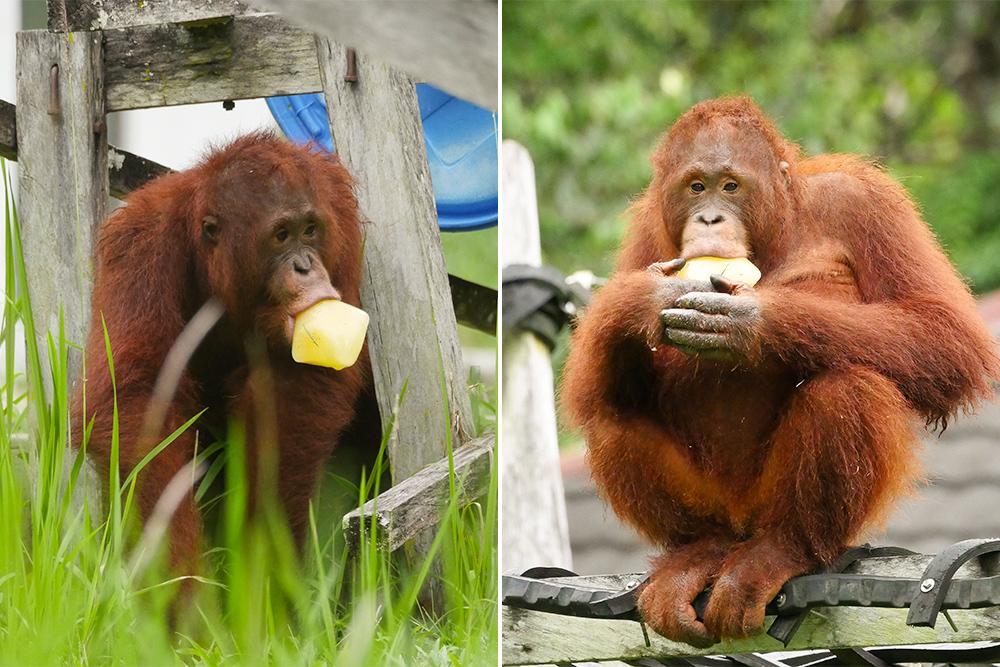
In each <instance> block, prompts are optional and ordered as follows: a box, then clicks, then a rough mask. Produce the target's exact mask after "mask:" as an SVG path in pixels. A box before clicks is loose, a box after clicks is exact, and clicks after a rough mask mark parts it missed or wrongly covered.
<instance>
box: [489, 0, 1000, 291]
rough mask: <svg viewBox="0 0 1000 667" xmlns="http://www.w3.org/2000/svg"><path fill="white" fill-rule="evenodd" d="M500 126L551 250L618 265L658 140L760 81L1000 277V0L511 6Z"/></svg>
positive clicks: (804, 139) (987, 274) (807, 130)
mask: <svg viewBox="0 0 1000 667" xmlns="http://www.w3.org/2000/svg"><path fill="white" fill-rule="evenodd" d="M502 11H503V84H504V87H503V131H504V135H505V137H506V138H512V139H516V140H518V141H520V142H521V143H523V144H524V145H525V146H526V147H527V148H528V150H529V151H530V152H531V155H532V157H533V158H534V160H535V165H536V178H537V179H538V197H539V209H540V210H539V212H540V218H541V225H542V243H543V252H544V254H545V258H546V261H547V262H549V263H551V264H553V265H555V266H557V267H559V268H560V269H562V270H564V271H573V270H577V269H590V270H592V271H594V272H595V273H598V274H599V275H606V274H607V272H608V271H609V270H610V267H611V262H612V259H613V255H612V252H613V250H614V248H615V247H616V246H617V243H618V240H619V239H620V238H621V234H622V229H623V224H624V220H623V219H622V217H621V213H622V211H623V210H624V209H625V207H626V205H627V204H628V201H629V198H630V197H631V196H633V195H635V194H636V193H638V192H639V191H640V190H641V189H642V188H643V187H644V186H645V185H646V183H647V182H648V180H649V177H650V166H649V162H648V155H649V153H650V152H651V150H652V147H653V145H654V143H655V141H656V138H657V136H658V135H659V134H660V133H661V132H663V131H664V130H665V129H666V128H667V127H668V126H669V125H670V123H671V122H672V121H673V120H674V119H675V118H676V117H677V116H678V115H679V114H680V113H681V112H683V111H684V110H685V109H687V108H688V107H689V106H691V105H692V104H693V103H695V102H697V101H698V100H702V99H705V98H709V97H715V96H718V95H724V94H735V93H748V94H750V95H751V96H752V97H753V98H754V99H755V100H756V101H757V102H758V103H759V104H760V105H761V106H762V107H763V109H764V110H765V111H766V112H767V113H768V114H770V115H771V116H772V117H773V118H774V119H775V120H776V122H777V123H778V125H779V127H780V128H781V129H782V130H783V131H784V132H785V134H786V136H788V137H789V138H791V139H793V140H795V141H797V142H798V143H799V144H800V145H801V146H802V148H803V149H804V150H805V151H806V152H807V153H819V152H855V153H862V154H865V155H868V156H871V157H874V158H876V159H878V160H880V161H881V162H883V163H884V164H885V165H886V166H887V167H888V168H889V170H890V171H891V173H892V174H893V175H894V176H896V177H897V178H898V179H900V180H901V181H902V182H903V183H904V184H905V185H906V186H907V188H908V189H909V190H910V192H911V193H912V195H913V196H914V198H915V199H916V200H917V202H918V203H919V205H920V206H921V208H922V209H923V211H924V214H925V218H926V219H927V221H928V222H929V223H930V224H931V225H932V226H933V227H934V229H935V231H936V232H937V234H938V236H939V238H940V239H941V241H942V243H943V244H944V245H945V247H946V249H947V251H948V252H949V254H950V256H951V257H952V259H953V261H954V262H955V263H956V265H957V266H958V267H959V269H960V270H961V271H962V272H963V273H964V274H965V275H966V276H968V277H969V280H970V282H971V284H972V286H973V288H974V289H975V290H977V291H980V292H981V291H986V290H989V289H993V288H997V287H1000V150H998V143H1000V142H998V133H1000V2H996V1H994V0H982V1H979V0H966V1H958V2H913V1H909V2H904V1H899V0H870V1H866V0H857V1H844V0H823V1H817V2H806V1H803V2H782V1H760V2H721V1H715V2H710V1H705V0H702V1H669V2H667V1H655V2H653V1H650V2H616V1H600V0H586V1H577V2H568V1H564V2H527V1H517V0H505V2H504V3H503V10H502Z"/></svg>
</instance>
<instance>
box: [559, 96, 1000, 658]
mask: <svg viewBox="0 0 1000 667" xmlns="http://www.w3.org/2000/svg"><path fill="white" fill-rule="evenodd" d="M652 161H653V165H654V176H653V180H652V183H651V184H650V186H649V188H648V189H647V190H646V191H645V193H644V194H643V195H642V196H641V198H640V199H639V200H638V201H636V203H635V204H634V206H633V207H632V209H631V213H632V219H631V222H630V225H629V228H628V232H627V234H626V237H625V240H624V241H623V243H622V247H621V251H620V255H619V258H618V263H617V266H616V268H615V272H614V275H613V276H612V277H611V279H610V281H609V282H608V284H607V286H605V287H604V288H603V289H601V290H600V292H599V293H598V294H597V295H596V296H595V298H594V301H593V303H592V305H591V306H590V308H589V309H588V310H587V311H586V313H585V314H584V315H583V317H582V319H581V321H580V324H579V328H578V330H577V331H576V333H575V335H574V337H573V345H572V352H571V354H570V357H569V361H568V364H567V368H566V373H565V377H564V384H563V402H564V405H565V408H566V410H567V412H568V414H569V416H570V417H571V419H572V421H573V422H574V423H575V424H577V425H579V426H580V427H581V428H582V430H583V432H584V434H585V436H586V438H587V442H588V446H589V457H590V463H591V467H592V471H593V476H594V479H595V481H596V483H597V486H598V488H599V489H600V491H601V493H602V495H603V496H604V497H605V498H606V499H607V500H608V502H610V504H611V506H612V507H613V508H614V510H615V511H616V512H617V513H618V515H619V516H620V517H622V518H623V519H624V520H625V521H627V522H629V523H630V524H632V525H633V526H634V527H635V528H636V529H637V530H638V531H639V532H640V533H642V535H644V536H645V537H646V538H648V539H649V540H651V541H652V542H653V543H655V544H656V545H657V546H659V547H661V548H662V549H663V550H664V553H663V554H662V555H661V556H659V557H658V558H656V559H655V561H654V562H653V569H652V576H651V578H650V581H649V584H648V586H647V587H646V589H645V590H644V591H643V592H642V594H641V596H640V599H639V606H640V611H641V613H642V615H643V617H644V618H645V619H646V621H647V622H648V623H649V624H650V625H651V626H652V627H653V628H654V629H655V630H656V631H657V632H659V633H661V634H663V635H665V636H667V637H669V638H671V639H674V640H680V641H684V642H687V643H689V644H692V645H695V646H709V645H711V644H713V643H714V642H716V641H718V640H719V639H720V638H735V637H744V636H746V635H748V634H750V633H753V632H755V631H757V630H758V629H759V628H761V626H762V624H763V621H764V607H765V605H766V603H767V602H769V601H770V600H771V599H772V597H773V596H774V595H775V594H776V593H777V591H778V590H779V589H780V587H781V585H782V584H783V583H784V582H785V581H786V580H787V579H789V578H791V577H793V576H795V575H798V574H801V573H803V572H806V571H808V570H811V569H814V568H816V567H817V566H819V565H822V564H828V563H829V562H830V561H831V560H832V559H833V558H835V557H836V556H837V555H839V553H840V552H841V551H842V550H843V549H845V547H847V546H848V545H850V544H851V543H852V541H853V540H855V539H856V538H857V537H858V536H859V534H860V533H861V532H862V531H863V530H864V529H865V528H867V527H869V526H870V525H871V524H872V523H873V522H876V521H878V520H879V518H881V517H883V516H884V514H885V512H886V511H887V510H888V509H889V508H890V507H891V504H892V503H893V501H894V500H895V499H896V498H897V497H899V495H900V494H901V493H904V492H906V491H907V490H908V489H909V488H910V487H911V485H912V484H913V482H914V479H915V478H916V477H917V476H918V474H919V471H918V465H917V461H916V458H915V449H916V438H915V426H916V425H918V424H917V423H916V422H918V418H919V419H923V420H925V421H926V422H928V423H939V424H944V423H946V421H947V419H948V418H949V417H950V416H951V415H953V414H954V413H955V412H956V411H957V410H959V409H960V408H964V407H967V406H970V405H972V404H974V403H975V402H976V401H977V400H978V399H981V398H983V397H985V396H987V395H989V393H990V391H991V389H990V380H991V378H995V377H996V376H997V372H998V360H997V357H996V355H995V352H994V345H995V342H994V340H993V339H992V337H991V336H990V334H989V333H988V331H987V330H986V328H985V327H984V325H983V323H982V322H981V320H980V319H979V317H978V315H977V313H976V309H975V304H974V302H973V299H972V297H971V295H970V294H969V291H968V289H967V288H966V286H965V284H964V283H963V282H962V279H961V278H960V277H959V276H958V275H957V274H956V273H955V271H954V269H953V268H952V266H951V265H950V264H949V262H948V260H947V259H946V258H945V256H944V254H943V253H942V251H941V248H940V247H939V245H938V243H937V242H936V241H935V239H934V236H933V235H932V234H931V232H930V231H929V230H928V228H927V226H926V224H925V223H924V222H923V221H922V220H921V219H920V215H919V214H918V213H917V210H916V209H915V207H914V205H913V203H912V202H911V201H910V198H909V197H908V196H907V194H906V192H905V191H904V190H903V188H902V187H900V185H899V184H898V183H897V182H896V181H894V180H893V179H892V178H890V177H889V176H888V175H886V174H885V173H884V172H883V171H881V170H880V169H878V168H876V167H875V166H872V165H871V164H868V163H867V162H865V161H863V160H862V159H860V158H857V157H852V156H846V155H821V156H818V157H812V158H802V157H800V155H799V153H798V150H797V148H796V147H795V146H794V145H793V144H791V143H789V142H788V141H787V140H785V139H784V138H783V137H782V136H781V134H779V132H778V130H777V129H776V128H775V127H774V125H773V124H772V123H771V121H770V120H768V119H767V118H766V117H765V116H764V114H763V113H761V111H760V110H759V109H758V108H757V107H756V106H755V105H754V104H753V102H751V101H750V100H749V99H747V98H725V99H717V100H711V101H707V102H703V103H701V104H698V105H696V106H695V107H693V108H692V109H691V110H689V111H688V112H687V113H685V114H684V115H683V116H681V117H680V118H679V119H678V120H677V122H676V123H675V124H674V125H673V127H672V128H670V130H669V131H668V132H667V133H666V135H665V136H664V137H663V139H662V141H661V142H660V145H659V147H658V148H657V150H656V152H655V153H654V155H653V158H652ZM702 256H717V257H729V258H734V257H744V258H748V259H749V260H750V261H752V262H753V263H754V264H755V265H756V266H757V267H758V268H759V269H760V271H761V272H762V273H763V277H762V278H761V280H760V282H759V283H757V284H756V286H755V287H752V288H750V287H745V286H743V285H740V284H737V283H733V282H730V281H728V280H726V279H724V278H721V277H719V276H713V277H712V278H711V282H707V281H706V282H699V281H691V280H685V279H682V278H679V277H678V276H676V275H674V274H675V273H676V272H677V271H678V270H679V269H681V268H682V266H683V265H684V264H685V260H686V259H690V258H694V257H702ZM705 588H709V589H710V595H709V601H708V606H707V608H706V609H705V613H704V619H703V621H704V622H702V621H699V620H698V619H697V617H696V615H695V611H694V609H693V608H692V605H691V603H692V601H693V600H694V598H695V596H696V595H697V594H698V593H699V592H701V591H702V590H703V589H705Z"/></svg>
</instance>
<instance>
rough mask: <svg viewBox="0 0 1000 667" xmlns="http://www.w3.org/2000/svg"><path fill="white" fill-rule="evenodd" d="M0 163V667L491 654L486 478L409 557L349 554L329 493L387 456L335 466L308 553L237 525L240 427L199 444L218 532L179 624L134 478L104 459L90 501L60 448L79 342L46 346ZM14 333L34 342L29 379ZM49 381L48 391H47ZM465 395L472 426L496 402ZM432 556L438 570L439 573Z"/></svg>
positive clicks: (78, 459) (84, 479) (279, 528)
mask: <svg viewBox="0 0 1000 667" xmlns="http://www.w3.org/2000/svg"><path fill="white" fill-rule="evenodd" d="M0 171H2V172H3V178H4V201H5V205H4V219H5V230H6V232H5V235H4V242H5V245H4V252H5V259H6V273H5V277H4V283H5V300H4V305H3V322H2V330H0V337H2V344H3V356H2V363H3V377H2V380H0V419H2V420H3V424H2V428H0V665H18V666H22V665H71V664H117V665H161V664H163V665H168V664H169V665H175V664H211V665H215V664H239V665H253V664H280V665H315V664H330V665H415V664H428V665H489V664H495V663H496V656H497V606H496V602H497V597H496V581H497V555H496V543H497V533H496V526H497V507H496V499H497V488H496V487H497V483H496V477H495V473H494V477H493V479H492V480H491V488H490V492H489V493H488V495H487V496H486V498H485V499H484V500H483V501H482V502H481V503H476V504H473V505H469V506H464V507H463V506H459V505H458V503H457V502H456V494H455V492H454V490H453V492H452V494H451V501H450V503H449V505H448V507H447V508H446V510H445V511H444V512H443V520H442V522H441V525H440V527H439V529H438V531H437V534H436V536H435V538H434V540H433V543H432V546H431V553H430V555H429V556H427V557H426V558H424V560H423V561H422V562H417V563H412V562H411V563H410V564H409V565H403V564H402V560H401V559H399V558H398V557H391V556H389V555H387V554H385V553H383V552H381V551H379V550H378V549H377V548H376V546H375V545H376V537H377V536H376V535H374V534H371V533H369V534H368V535H366V536H365V537H366V539H365V541H364V543H363V545H362V547H361V548H360V549H359V553H358V554H357V555H356V556H355V557H354V558H348V555H347V553H346V550H345V546H344V540H343V539H342V537H343V536H342V535H340V534H339V525H340V516H341V513H342V511H343V510H344V509H345V507H344V503H343V502H341V503H340V506H339V507H337V502H336V499H337V498H340V499H343V498H345V497H346V498H349V499H350V501H349V505H353V506H358V505H360V504H361V503H363V502H365V501H367V500H368V499H369V498H371V497H374V496H375V495H376V494H377V493H378V492H379V490H380V489H379V480H380V479H381V478H382V473H383V472H384V465H383V463H384V461H383V457H382V455H381V453H380V455H379V457H378V459H377V460H376V462H375V465H374V466H373V467H371V468H370V469H367V470H366V471H365V472H364V474H362V475H361V478H360V480H358V479H344V478H337V477H335V476H333V475H330V476H328V478H327V479H326V480H325V481H324V485H323V501H322V502H321V501H317V503H316V504H315V505H314V510H313V512H312V514H311V516H310V528H311V530H310V536H309V539H308V540H307V546H306V549H305V554H304V555H303V556H302V557H301V558H300V557H299V556H298V555H297V552H296V550H295V549H294V547H293V546H292V544H291V540H290V539H289V536H288V534H287V531H286V530H285V528H284V525H283V523H282V522H281V521H280V519H278V518H277V514H276V513H274V512H264V519H263V520H261V521H255V522H252V523H247V522H246V521H245V519H244V517H245V512H244V511H243V503H245V499H246V481H245V479H243V475H242V473H241V471H242V467H241V466H240V465H238V463H239V458H240V457H241V456H242V446H241V442H242V441H241V438H240V437H239V432H238V429H232V430H231V433H230V435H229V436H228V440H227V441H226V442H225V443H208V444H207V445H206V446H204V447H203V451H202V456H201V458H202V459H203V464H202V467H201V471H202V472H203V475H202V478H201V481H200V483H199V485H198V487H197V498H198V499H199V504H200V506H202V508H203V510H205V511H206V512H207V513H208V515H209V516H218V517H219V520H218V521H217V522H216V523H215V524H212V522H210V525H216V530H215V531H214V533H212V535H213V536H214V539H213V538H211V537H210V539H209V544H210V545H211V547H212V548H211V550H210V551H209V553H208V554H207V557H206V562H207V566H206V568H205V572H204V573H203V574H202V575H201V576H200V577H199V579H198V581H199V583H198V584H197V586H196V589H197V593H196V596H195V598H194V602H193V604H192V606H191V607H190V608H189V609H188V610H187V611H186V612H184V613H182V614H181V615H180V616H179V620H178V621H177V622H176V623H172V622H171V618H172V615H171V613H170V610H171V604H172V602H171V601H172V600H174V599H175V598H174V592H175V591H176V589H177V586H178V582H177V581H176V580H174V579H172V578H171V575H169V574H168V573H166V571H165V569H164V568H163V567H162V554H160V553H159V552H160V551H162V549H158V548H157V547H158V546H162V544H161V542H162V541H161V540H159V539H158V538H157V536H156V535H155V534H151V533H155V531H150V530H146V531H145V532H143V531H142V527H141V526H139V525H138V521H137V520H136V518H135V514H136V510H135V507H134V502H133V500H134V495H133V494H134V485H135V476H134V475H129V476H127V477H125V479H119V476H118V473H117V466H114V465H113V466H111V468H112V469H111V470H106V471H97V473H98V475H100V476H101V477H104V478H106V479H108V480H110V484H111V488H113V489H116V492H115V493H110V494H108V495H109V498H107V500H106V501H105V502H100V501H99V500H95V497H96V495H95V493H94V488H95V487H96V486H99V485H97V484H95V480H94V479H93V475H92V474H89V473H88V466H87V465H86V464H85V459H84V456H83V453H82V452H79V451H77V450H74V449H72V448H70V447H69V444H70V441H71V440H77V439H79V436H78V435H76V433H77V432H78V431H80V430H85V425H76V424H73V425H72V429H71V425H70V423H69V407H68V403H69V400H70V396H69V391H70V390H69V388H70V386H71V385H70V382H69V380H68V378H67V374H68V370H67V368H68V358H69V354H70V351H71V346H70V344H69V343H68V342H67V341H66V340H65V336H64V335H63V333H62V331H61V326H60V330H59V331H56V332H54V333H52V334H48V335H46V336H44V338H40V336H39V332H37V331H36V330H35V323H34V322H33V320H32V317H31V309H30V304H29V301H28V293H27V289H25V287H26V286H27V285H29V284H30V277H29V276H28V275H26V272H25V267H24V262H23V258H22V249H21V239H20V235H19V227H18V223H17V211H16V208H15V205H14V201H13V197H12V196H11V188H10V184H9V183H8V179H7V172H6V168H5V165H3V164H2V162H0ZM19 328H23V332H24V338H25V339H26V341H27V343H26V346H25V349H24V355H25V361H24V367H23V371H21V372H19V371H18V363H17V357H16V352H15V351H16V349H17V347H18V346H17V345H16V342H17V340H18V338H19V337H20V333H19ZM40 339H41V340H44V341H45V344H44V345H42V346H39V345H38V344H37V341H38V340H40ZM109 363H113V359H111V358H110V355H109ZM112 367H113V366H112ZM46 385H48V386H49V387H51V392H50V395H49V397H48V398H46V394H45V392H43V391H40V390H39V388H40V387H43V386H46ZM480 393H483V392H480ZM474 400H475V402H476V406H475V407H476V410H475V413H476V415H477V419H478V421H480V422H481V423H480V427H482V426H483V425H484V424H485V423H489V422H495V413H494V411H493V409H492V407H491V401H490V400H489V398H483V397H482V396H480V397H478V400H477V399H474ZM193 417H195V415H192V418H193ZM71 430H72V431H73V433H74V434H73V435H72V436H71ZM233 431H235V432H233ZM168 440H169V438H168ZM383 445H384V443H383ZM167 446H169V445H167ZM223 454H224V456H223ZM227 459H228V465H224V466H223V465H222V461H225V460H227ZM223 478H224V481H225V483H224V484H220V483H219V482H221V481H222V480H223ZM452 487H453V489H454V485H452ZM220 489H221V490H220ZM151 555H156V556H157V557H153V558H150V557H149V556H151ZM433 559H436V562H437V563H439V565H434V566H432V560H433ZM431 577H434V578H440V585H439V590H440V591H442V593H443V604H441V603H439V607H438V609H436V610H435V611H434V612H433V613H432V612H429V611H426V606H425V605H422V604H421V591H422V590H424V589H425V584H426V582H427V580H428V578H431Z"/></svg>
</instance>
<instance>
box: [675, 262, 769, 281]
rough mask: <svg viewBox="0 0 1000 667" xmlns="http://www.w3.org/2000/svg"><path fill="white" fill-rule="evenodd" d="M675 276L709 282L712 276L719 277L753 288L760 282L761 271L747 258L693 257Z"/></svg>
mask: <svg viewBox="0 0 1000 667" xmlns="http://www.w3.org/2000/svg"><path fill="white" fill-rule="evenodd" d="M675 275H677V276H678V277H679V278H686V279H687V280H708V277H709V276H711V275H719V276H722V277H723V278H727V279H728V280H732V281H733V282H735V283H743V284H744V285H746V286H747V287H753V286H754V285H756V284H757V281H759V280H760V269H758V268H757V267H756V266H754V265H753V262H751V261H750V260H749V259H747V258H746V257H737V258H732V257H692V258H691V259H689V260H688V261H687V263H686V264H685V265H684V268H682V269H681V270H680V271H678V272H677V273H676V274H675Z"/></svg>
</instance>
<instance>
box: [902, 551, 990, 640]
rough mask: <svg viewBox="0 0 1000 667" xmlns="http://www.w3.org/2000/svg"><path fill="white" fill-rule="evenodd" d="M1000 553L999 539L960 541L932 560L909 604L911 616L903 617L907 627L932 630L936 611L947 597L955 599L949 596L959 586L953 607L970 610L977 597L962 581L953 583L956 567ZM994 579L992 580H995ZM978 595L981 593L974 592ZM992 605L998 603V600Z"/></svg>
mask: <svg viewBox="0 0 1000 667" xmlns="http://www.w3.org/2000/svg"><path fill="white" fill-rule="evenodd" d="M998 551H1000V538H995V537H994V538H986V539H979V540H963V541H961V542H956V543H955V544H953V545H951V546H950V547H948V548H947V549H945V550H944V551H942V552H941V553H939V554H938V555H937V556H935V557H934V560H932V561H931V562H930V563H928V564H927V567H926V568H925V569H924V574H923V576H922V577H921V578H920V589H919V591H918V592H917V594H916V595H914V596H913V600H912V601H911V602H910V613H909V614H907V616H906V624H907V625H911V626H915V627H924V628H933V627H934V623H935V621H936V620H937V615H938V612H939V611H940V610H941V607H942V605H943V604H944V602H945V599H946V597H947V598H954V597H955V595H954V594H952V595H949V593H951V592H952V591H951V589H952V588H953V587H954V585H956V584H959V583H962V584H965V585H963V587H962V590H961V591H958V593H960V595H959V597H958V599H957V600H954V602H955V603H956V604H955V605H954V607H952V608H957V609H970V608H972V605H974V604H975V603H976V597H979V596H977V595H974V592H973V590H972V588H971V586H970V585H969V584H966V583H965V582H953V581H952V577H954V576H955V572H956V571H957V570H958V568H960V567H962V565H964V564H965V563H967V562H968V561H970V560H972V559H973V558H975V557H977V556H981V555H983V554H987V553H993V552H998ZM996 578H997V577H991V579H996ZM975 592H976V593H981V591H978V590H977V591H975ZM994 604H1000V599H998V600H997V601H996V602H995V603H994Z"/></svg>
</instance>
